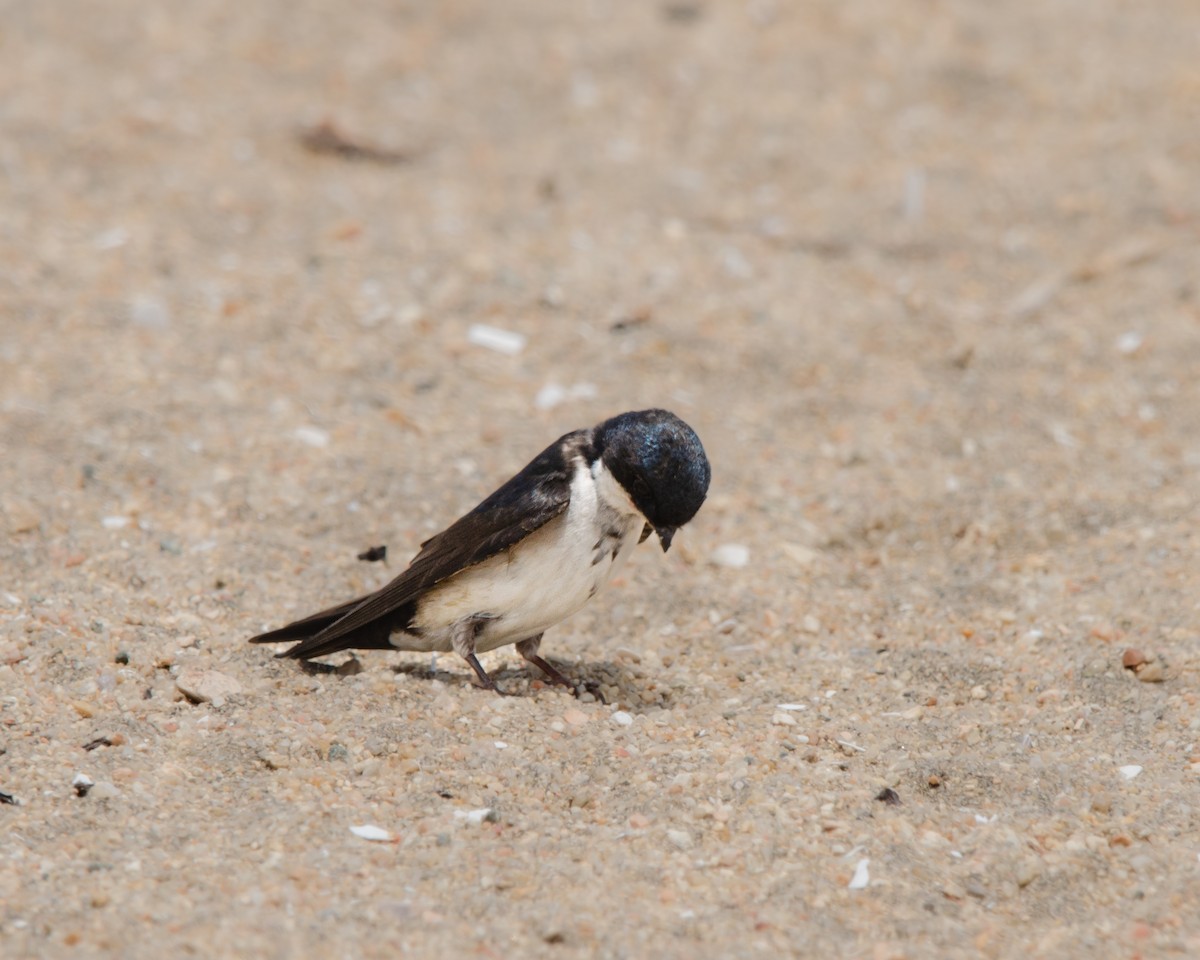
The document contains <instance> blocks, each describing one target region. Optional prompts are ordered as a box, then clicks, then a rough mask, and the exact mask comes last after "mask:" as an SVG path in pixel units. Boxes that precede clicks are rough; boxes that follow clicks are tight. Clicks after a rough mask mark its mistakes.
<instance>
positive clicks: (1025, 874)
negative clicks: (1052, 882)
mask: <svg viewBox="0 0 1200 960" xmlns="http://www.w3.org/2000/svg"><path fill="white" fill-rule="evenodd" d="M1041 875H1042V861H1041V860H1039V859H1038V858H1037V857H1025V858H1024V859H1022V860H1021V862H1020V863H1018V864H1017V871H1016V880H1017V886H1018V887H1021V888H1022V889H1024V888H1025V887H1027V886H1029V885H1030V884H1031V883H1033V881H1034V880H1036V879H1037V878H1038V877H1040V876H1041Z"/></svg>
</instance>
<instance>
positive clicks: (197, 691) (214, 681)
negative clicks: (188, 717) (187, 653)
mask: <svg viewBox="0 0 1200 960" xmlns="http://www.w3.org/2000/svg"><path fill="white" fill-rule="evenodd" d="M175 686H176V688H177V689H178V690H179V692H180V693H182V694H183V695H184V696H185V697H187V698H188V699H189V700H192V701H195V702H196V703H211V704H212V705H213V706H214V707H220V706H222V705H223V704H224V703H225V701H226V699H227V698H229V697H233V696H237V695H238V694H240V693H241V692H242V685H241V683H239V682H238V681H237V680H235V679H234V678H233V677H231V676H229V675H228V674H224V673H221V672H220V671H218V670H203V669H200V668H197V667H187V668H185V669H183V670H181V671H180V672H179V676H178V677H176V678H175Z"/></svg>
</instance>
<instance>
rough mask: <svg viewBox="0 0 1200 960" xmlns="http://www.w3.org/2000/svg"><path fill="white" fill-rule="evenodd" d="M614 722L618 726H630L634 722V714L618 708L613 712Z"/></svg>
mask: <svg viewBox="0 0 1200 960" xmlns="http://www.w3.org/2000/svg"><path fill="white" fill-rule="evenodd" d="M612 722H613V723H615V724H616V725H617V726H618V727H628V726H631V725H632V724H633V715H632V714H628V713H626V712H625V711H624V710H616V711H614V712H613V714H612Z"/></svg>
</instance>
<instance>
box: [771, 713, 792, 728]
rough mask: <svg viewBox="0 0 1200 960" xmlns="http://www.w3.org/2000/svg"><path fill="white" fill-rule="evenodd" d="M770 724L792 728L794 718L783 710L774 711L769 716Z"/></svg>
mask: <svg viewBox="0 0 1200 960" xmlns="http://www.w3.org/2000/svg"><path fill="white" fill-rule="evenodd" d="M771 723H773V724H774V725H775V726H777V727H794V726H796V718H795V717H793V716H792V715H791V714H790V713H788V712H787V711H785V710H776V711H775V713H774V714H773V715H772V716H771Z"/></svg>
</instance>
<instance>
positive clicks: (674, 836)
mask: <svg viewBox="0 0 1200 960" xmlns="http://www.w3.org/2000/svg"><path fill="white" fill-rule="evenodd" d="M667 839H668V840H669V841H670V842H671V846H673V847H675V848H677V849H679V850H690V849H691V847H692V835H691V834H690V833H688V832H687V831H686V830H668V831H667Z"/></svg>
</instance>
